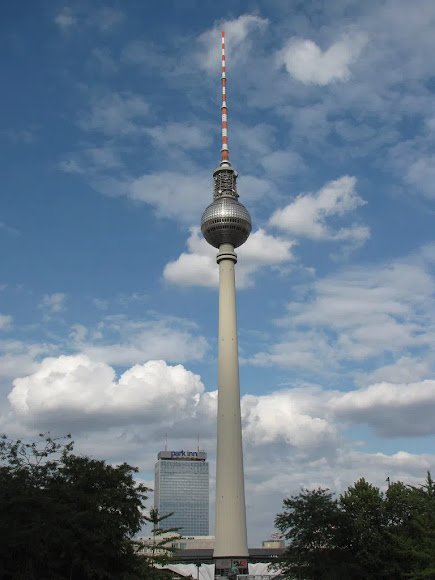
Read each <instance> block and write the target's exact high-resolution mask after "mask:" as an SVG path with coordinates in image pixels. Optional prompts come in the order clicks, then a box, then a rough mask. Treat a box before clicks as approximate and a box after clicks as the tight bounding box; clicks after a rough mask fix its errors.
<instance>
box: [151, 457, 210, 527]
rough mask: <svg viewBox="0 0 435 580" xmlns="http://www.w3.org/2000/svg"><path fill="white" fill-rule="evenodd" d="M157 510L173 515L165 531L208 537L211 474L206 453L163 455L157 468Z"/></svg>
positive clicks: (166, 522) (155, 499)
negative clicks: (177, 531)
mask: <svg viewBox="0 0 435 580" xmlns="http://www.w3.org/2000/svg"><path fill="white" fill-rule="evenodd" d="M154 507H155V508H157V509H158V510H159V513H160V515H166V514H169V513H172V512H173V515H172V516H170V517H169V518H167V519H165V520H164V521H163V522H162V528H180V529H179V533H180V534H182V535H183V536H208V533H209V470H208V462H207V453H205V452H204V451H160V452H159V454H158V456H157V463H156V466H155V482H154Z"/></svg>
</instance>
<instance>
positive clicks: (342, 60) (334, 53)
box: [278, 32, 367, 86]
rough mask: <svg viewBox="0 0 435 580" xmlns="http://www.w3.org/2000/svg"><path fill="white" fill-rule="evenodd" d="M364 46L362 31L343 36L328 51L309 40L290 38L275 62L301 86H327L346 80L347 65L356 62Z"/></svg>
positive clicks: (348, 66) (347, 74) (348, 71)
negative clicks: (300, 83)
mask: <svg viewBox="0 0 435 580" xmlns="http://www.w3.org/2000/svg"><path fill="white" fill-rule="evenodd" d="M366 43H367V36H366V35H365V34H363V33H361V32H355V33H353V34H347V35H344V36H343V37H342V38H341V39H340V40H338V41H337V42H335V43H334V44H332V45H331V46H330V47H329V48H328V49H326V50H324V51H322V49H321V48H320V47H319V46H318V45H317V44H316V43H315V42H313V41H312V40H308V39H305V38H293V39H291V40H289V42H288V43H287V44H286V45H285V46H284V48H283V49H282V50H281V51H280V52H279V53H278V61H279V63H280V64H282V65H284V66H285V68H286V70H287V72H288V73H289V74H290V75H291V76H293V77H294V78H295V79H296V80H298V81H300V82H302V83H304V84H315V85H322V86H323V85H328V84H329V83H332V82H336V81H346V80H347V79H349V77H350V74H351V72H350V66H351V65H352V64H353V63H354V62H355V61H356V60H357V59H358V57H359V55H360V53H361V50H362V49H363V48H364V46H365V45H366Z"/></svg>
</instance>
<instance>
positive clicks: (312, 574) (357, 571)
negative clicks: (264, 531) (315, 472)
mask: <svg viewBox="0 0 435 580" xmlns="http://www.w3.org/2000/svg"><path fill="white" fill-rule="evenodd" d="M275 524H276V527H277V528H278V529H279V530H280V531H281V532H282V533H283V534H284V536H285V538H286V539H287V540H288V546H287V548H286V551H285V553H284V556H283V557H282V559H281V561H280V563H279V567H280V568H281V569H282V570H283V571H284V575H285V577H287V578H303V579H304V580H305V579H306V580H310V579H313V580H314V579H316V580H332V579H335V580H348V579H350V578H351V579H352V580H360V579H361V580H362V579H366V578H370V579H380V580H381V579H382V580H401V579H405V578H406V579H409V578H411V579H414V580H422V579H429V578H432V579H433V578H435V484H434V482H433V480H432V478H431V475H430V473H428V475H427V479H426V481H425V483H424V484H423V485H421V486H419V487H413V486H408V485H404V484H403V483H401V482H395V483H393V484H391V485H390V486H389V487H388V490H387V492H386V493H382V492H381V491H380V490H379V489H378V488H377V487H375V486H373V485H371V484H370V483H368V482H367V481H366V480H365V479H360V480H358V481H357V482H356V483H355V484H354V485H353V486H350V487H349V488H348V489H347V490H346V491H345V492H344V493H343V494H342V495H341V496H340V498H339V499H338V500H337V499H334V497H333V495H332V494H331V493H329V490H327V489H321V488H319V489H317V490H313V491H310V490H303V491H302V492H301V493H300V494H298V495H297V496H292V497H291V498H287V499H285V500H284V503H283V512H282V513H280V514H278V515H277V517H276V519H275Z"/></svg>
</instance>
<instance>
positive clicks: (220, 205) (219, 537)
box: [201, 32, 252, 575]
mask: <svg viewBox="0 0 435 580" xmlns="http://www.w3.org/2000/svg"><path fill="white" fill-rule="evenodd" d="M225 63H226V61H225V34H224V32H222V63H221V64H222V68H221V71H222V73H221V85H222V106H221V114H222V146H221V162H220V164H219V167H217V168H216V169H215V170H214V172H213V201H212V203H211V204H210V205H208V206H207V207H206V208H205V210H204V212H203V214H202V218H201V231H202V233H203V235H204V238H205V239H206V240H207V242H208V243H209V244H210V245H212V246H213V247H215V248H218V250H219V252H218V255H217V263H218V264H219V371H218V383H219V389H218V421H217V454H216V526H215V548H214V553H213V557H214V558H215V559H216V565H217V567H218V568H219V569H220V570H221V571H223V573H224V574H225V575H227V574H228V573H234V571H235V570H236V569H237V570H238V571H239V573H246V572H247V565H246V560H247V558H248V544H247V539H246V535H247V534H246V508H245V484H244V476H243V450H242V422H241V416H240V384H239V353H238V346H237V317H236V285H235V276H234V266H235V264H236V262H237V256H236V254H235V252H234V248H238V247H239V246H241V245H242V244H244V243H245V242H246V240H247V239H248V237H249V234H250V233H251V229H252V223H251V216H250V215H249V211H248V210H247V209H246V207H245V206H244V205H243V204H241V203H240V202H239V199H238V198H239V194H238V193H237V183H236V182H237V171H236V170H235V169H234V168H233V166H232V165H231V163H230V156H229V150H228V119H227V112H228V109H227V89H226V82H227V81H226V64H225ZM218 560H220V562H218ZM240 560H241V561H240Z"/></svg>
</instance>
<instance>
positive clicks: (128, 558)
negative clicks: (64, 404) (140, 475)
mask: <svg viewBox="0 0 435 580" xmlns="http://www.w3.org/2000/svg"><path fill="white" fill-rule="evenodd" d="M72 451H73V443H72V442H71V441H70V436H68V437H67V438H66V441H65V440H64V439H53V438H51V437H49V436H44V435H43V434H41V435H40V441H38V442H34V443H23V442H22V441H15V442H12V441H9V440H8V439H7V438H6V436H3V437H2V439H1V440H0V536H1V538H2V542H1V543H0V577H1V578H2V579H4V580H9V579H14V580H15V579H21V578H22V579H23V580H24V579H26V580H33V579H42V578H43V579H47V580H49V579H56V580H62V579H68V580H78V579H80V580H88V579H89V580H91V579H92V580H94V579H110V578H114V579H115V578H117V579H126V580H127V579H131V580H133V579H135V578H147V577H148V575H147V570H148V568H149V567H148V565H147V562H146V561H145V559H144V558H142V557H141V556H139V555H138V553H137V548H136V545H135V542H134V541H132V538H133V536H134V535H135V534H136V533H137V532H138V531H139V530H140V529H141V527H142V524H143V522H144V519H143V515H142V509H143V507H144V503H143V502H144V500H145V499H146V495H145V494H146V492H147V488H146V487H145V486H143V485H141V484H137V483H136V482H135V480H134V473H135V472H136V468H134V467H131V466H130V465H127V464H126V463H124V464H122V465H118V466H116V467H113V466H111V465H108V464H106V463H105V462H104V461H101V460H95V459H90V458H89V457H82V456H77V455H74V454H73V452H72Z"/></svg>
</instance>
